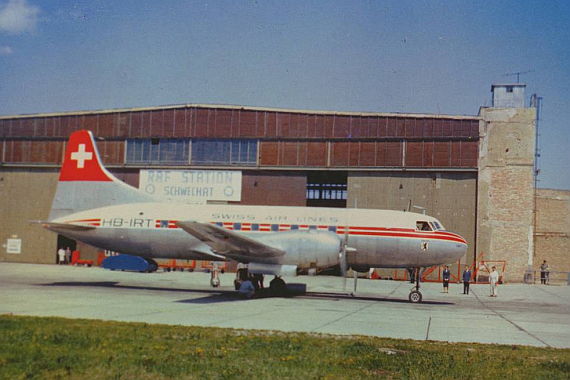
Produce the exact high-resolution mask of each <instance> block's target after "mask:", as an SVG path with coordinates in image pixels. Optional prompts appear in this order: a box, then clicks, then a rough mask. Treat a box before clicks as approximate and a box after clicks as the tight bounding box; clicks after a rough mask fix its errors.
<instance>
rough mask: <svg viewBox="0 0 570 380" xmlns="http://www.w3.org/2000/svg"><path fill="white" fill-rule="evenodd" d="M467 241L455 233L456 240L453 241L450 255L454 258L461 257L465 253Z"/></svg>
mask: <svg viewBox="0 0 570 380" xmlns="http://www.w3.org/2000/svg"><path fill="white" fill-rule="evenodd" d="M467 248H468V245H467V241H466V240H465V239H464V238H463V237H461V236H459V235H457V241H456V242H454V243H453V249H452V255H453V259H454V260H459V259H461V258H462V257H463V256H464V255H465V254H466V253H467Z"/></svg>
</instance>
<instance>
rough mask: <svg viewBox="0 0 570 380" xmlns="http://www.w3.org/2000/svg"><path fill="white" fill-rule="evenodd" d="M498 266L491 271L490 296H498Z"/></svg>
mask: <svg viewBox="0 0 570 380" xmlns="http://www.w3.org/2000/svg"><path fill="white" fill-rule="evenodd" d="M496 269H497V268H496V267H493V268H492V270H491V273H490V274H489V282H490V283H491V295H490V296H489V297H496V296H497V286H498V285H499V273H498V272H497V270H496Z"/></svg>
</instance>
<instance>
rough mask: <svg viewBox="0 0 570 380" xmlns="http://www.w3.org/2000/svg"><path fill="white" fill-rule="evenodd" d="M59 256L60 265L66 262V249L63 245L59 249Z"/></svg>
mask: <svg viewBox="0 0 570 380" xmlns="http://www.w3.org/2000/svg"><path fill="white" fill-rule="evenodd" d="M57 257H58V259H59V262H58V264H59V265H63V264H65V249H63V247H61V248H60V249H59V250H58V251H57Z"/></svg>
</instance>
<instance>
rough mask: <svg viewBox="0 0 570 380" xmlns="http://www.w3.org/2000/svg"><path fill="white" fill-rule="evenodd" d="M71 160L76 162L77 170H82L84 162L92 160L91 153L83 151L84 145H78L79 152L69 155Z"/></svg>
mask: <svg viewBox="0 0 570 380" xmlns="http://www.w3.org/2000/svg"><path fill="white" fill-rule="evenodd" d="M71 159H72V160H74V161H77V169H83V168H84V167H85V161H89V160H92V159H93V153H92V152H86V151H85V144H79V150H78V151H77V152H72V153H71Z"/></svg>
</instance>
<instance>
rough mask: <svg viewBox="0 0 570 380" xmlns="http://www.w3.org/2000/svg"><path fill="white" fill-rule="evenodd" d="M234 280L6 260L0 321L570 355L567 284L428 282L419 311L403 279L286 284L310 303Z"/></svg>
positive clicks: (0, 268) (0, 271)
mask: <svg viewBox="0 0 570 380" xmlns="http://www.w3.org/2000/svg"><path fill="white" fill-rule="evenodd" d="M233 279H234V274H232V273H226V274H223V275H221V283H222V286H221V287H219V288H212V287H210V286H209V274H206V273H189V272H170V273H166V272H156V273H132V272H118V271H115V272H113V271H109V270H105V269H101V268H95V267H94V268H85V267H71V266H58V265H40V264H14V263H5V262H3V263H0V314H14V315H30V316H42V317H44V316H45V317H47V316H53V317H64V318H85V319H101V320H113V321H126V322H146V323H160V324H169V325H187V326H215V327H229V328H237V329H262V330H278V331H299V332H313V333H326V334H341V335H370V336H379V337H390V338H402V339H415V340H438V341H448V342H479V343H497V344H513V345H530V346H541V347H559V348H570V286H555V285H548V286H546V285H524V284H512V285H511V284H507V285H501V286H499V295H498V297H497V298H492V297H489V285H471V292H470V294H469V295H464V294H463V286H462V284H450V292H449V293H448V294H445V293H443V292H442V285H441V284H439V283H422V289H421V292H422V294H423V299H424V301H423V302H422V303H420V304H412V303H410V302H408V294H409V291H410V289H411V288H412V284H410V283H408V282H401V281H387V280H366V279H358V291H357V292H356V293H355V295H354V296H351V295H350V294H349V292H351V291H353V289H354V285H353V284H354V281H353V280H352V279H348V280H347V281H346V283H347V291H343V282H342V279H341V278H340V277H329V276H299V277H291V278H285V281H286V282H288V283H305V284H307V294H306V295H303V296H296V297H292V298H273V297H268V298H260V299H252V300H240V299H239V297H238V295H237V294H236V292H235V291H234V289H233ZM270 279H271V276H268V277H267V278H266V280H265V283H266V285H268V284H269V280H270Z"/></svg>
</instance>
